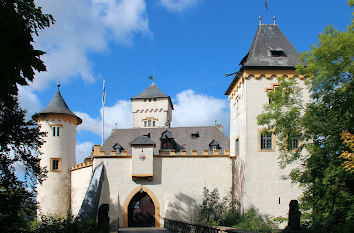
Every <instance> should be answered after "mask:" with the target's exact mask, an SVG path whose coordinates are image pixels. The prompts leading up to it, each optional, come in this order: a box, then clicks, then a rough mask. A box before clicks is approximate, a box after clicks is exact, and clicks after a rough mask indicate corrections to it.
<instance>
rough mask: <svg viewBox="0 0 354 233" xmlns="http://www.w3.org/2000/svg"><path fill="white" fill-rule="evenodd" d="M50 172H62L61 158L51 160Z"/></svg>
mask: <svg viewBox="0 0 354 233" xmlns="http://www.w3.org/2000/svg"><path fill="white" fill-rule="evenodd" d="M50 171H52V172H61V159H60V158H51V159H50Z"/></svg>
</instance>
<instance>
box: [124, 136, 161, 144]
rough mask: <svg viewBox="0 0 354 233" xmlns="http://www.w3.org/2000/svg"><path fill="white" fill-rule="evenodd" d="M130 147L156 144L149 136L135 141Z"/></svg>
mask: <svg viewBox="0 0 354 233" xmlns="http://www.w3.org/2000/svg"><path fill="white" fill-rule="evenodd" d="M130 145H156V143H155V142H154V141H152V140H151V139H150V137H149V135H143V136H140V137H137V138H136V139H134V140H133V141H132V142H131V143H130Z"/></svg>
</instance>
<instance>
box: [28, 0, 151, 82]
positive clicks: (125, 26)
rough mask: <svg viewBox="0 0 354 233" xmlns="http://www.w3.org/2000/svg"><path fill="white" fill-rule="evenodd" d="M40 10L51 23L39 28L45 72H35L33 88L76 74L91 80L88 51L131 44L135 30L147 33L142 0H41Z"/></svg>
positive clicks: (99, 50) (38, 39) (39, 0)
mask: <svg viewBox="0 0 354 233" xmlns="http://www.w3.org/2000/svg"><path fill="white" fill-rule="evenodd" d="M37 2H38V5H40V6H42V7H43V12H45V13H50V14H52V15H53V16H54V18H55V21H56V22H55V24H54V25H51V26H50V27H49V28H46V29H44V30H42V31H40V35H39V37H37V38H36V39H35V40H36V44H35V45H36V48H38V49H41V50H43V51H46V53H47V54H46V55H44V56H42V59H43V60H44V62H45V65H46V67H47V70H48V72H42V73H39V74H37V75H36V78H35V80H34V83H33V87H35V88H36V89H43V88H45V87H46V86H47V85H48V84H49V83H50V82H53V81H55V82H57V81H60V82H67V81H68V80H69V78H72V77H80V78H81V79H83V80H84V81H85V82H93V81H94V80H95V78H94V77H95V76H96V75H99V74H95V73H94V71H93V66H94V64H93V63H92V61H91V60H90V59H89V58H88V53H89V52H102V51H106V50H107V46H108V42H109V41H111V40H113V41H117V42H119V43H124V44H132V40H133V36H134V35H135V34H136V33H148V32H149V27H148V19H147V16H146V6H145V1H144V0H81V1H72V0H61V1H55V0H51V1H42V0H38V1H37Z"/></svg>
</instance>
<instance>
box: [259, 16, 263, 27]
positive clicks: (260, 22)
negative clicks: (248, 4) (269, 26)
mask: <svg viewBox="0 0 354 233" xmlns="http://www.w3.org/2000/svg"><path fill="white" fill-rule="evenodd" d="M259 25H262V16H259Z"/></svg>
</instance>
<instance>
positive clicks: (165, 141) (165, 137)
mask: <svg viewBox="0 0 354 233" xmlns="http://www.w3.org/2000/svg"><path fill="white" fill-rule="evenodd" d="M160 140H161V150H175V149H176V143H175V141H174V138H173V136H172V133H171V132H170V131H168V130H165V131H164V132H163V133H162V134H161V138H160Z"/></svg>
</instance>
